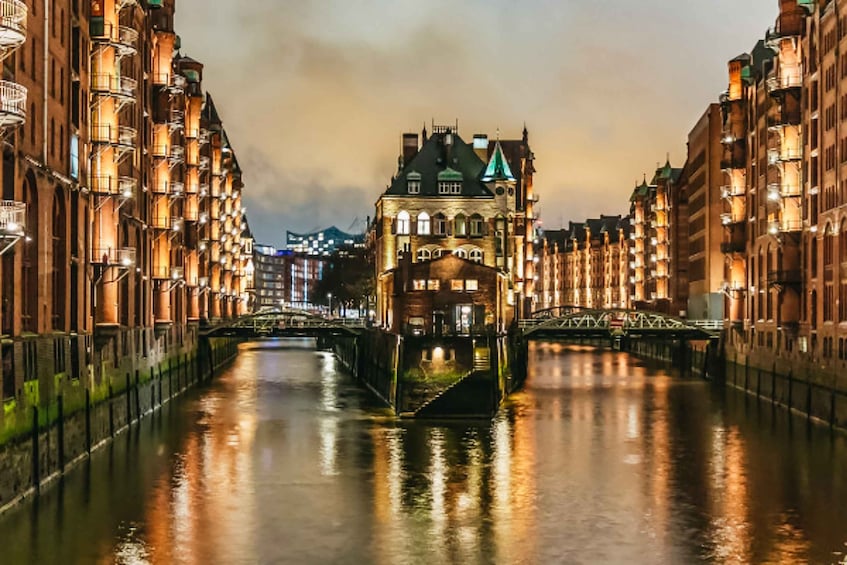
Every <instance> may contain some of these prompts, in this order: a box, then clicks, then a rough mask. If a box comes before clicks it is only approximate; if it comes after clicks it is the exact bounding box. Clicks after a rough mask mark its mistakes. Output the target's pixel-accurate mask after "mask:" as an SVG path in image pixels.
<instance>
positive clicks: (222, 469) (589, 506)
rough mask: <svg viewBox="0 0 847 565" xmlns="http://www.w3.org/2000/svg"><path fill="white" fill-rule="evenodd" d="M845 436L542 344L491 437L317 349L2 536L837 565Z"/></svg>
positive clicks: (61, 493)
mask: <svg viewBox="0 0 847 565" xmlns="http://www.w3.org/2000/svg"><path fill="white" fill-rule="evenodd" d="M845 464H847V448H846V447H845V441H844V437H843V436H832V435H830V434H829V432H828V431H827V430H822V429H818V428H809V427H808V426H807V425H806V424H805V422H803V421H800V420H796V419H793V418H792V417H790V416H788V415H787V414H785V413H784V412H782V411H779V410H774V409H773V408H772V407H771V406H770V405H767V404H759V403H757V402H756V401H755V399H751V398H749V397H745V396H743V395H740V394H737V393H735V392H733V391H726V390H723V389H715V390H713V389H711V388H710V387H709V385H708V384H706V383H703V382H700V381H696V380H683V379H681V378H679V377H678V376H675V375H673V374H670V373H667V372H664V371H661V370H657V369H655V368H651V367H649V366H647V365H645V364H643V363H641V362H638V361H636V360H634V359H633V358H631V357H628V356H627V355H625V354H621V353H616V352H611V351H595V350H593V349H589V348H574V347H567V346H564V345H562V344H540V345H537V346H534V348H533V351H532V365H531V374H530V377H529V380H528V384H527V388H526V390H525V391H524V392H522V393H520V394H518V395H515V397H514V398H513V399H512V400H510V402H509V403H508V405H507V406H506V408H505V409H504V410H503V411H502V412H501V414H500V415H499V416H498V417H497V418H495V419H494V420H493V421H491V422H462V421H458V422H456V421H453V422H429V423H424V422H408V421H399V422H398V421H395V420H394V419H393V418H388V417H385V416H384V415H383V414H382V413H381V412H380V411H379V410H377V409H375V408H374V406H373V405H372V404H370V401H369V396H368V395H367V394H365V393H364V392H363V391H362V390H361V389H360V388H358V387H357V386H356V385H355V384H354V383H352V382H351V381H350V380H349V379H347V378H346V377H344V376H343V375H341V374H340V373H339V371H338V367H337V365H336V362H335V360H334V358H333V357H332V356H331V355H329V354H326V353H320V352H315V351H314V350H313V349H312V344H311V343H309V342H302V343H300V342H280V343H276V344H274V345H273V347H271V348H267V347H264V348H262V347H260V348H255V349H246V350H245V351H243V352H242V355H241V357H240V358H239V360H238V362H237V363H236V364H235V365H234V366H233V368H232V370H230V371H229V372H228V373H226V374H225V375H223V376H222V378H221V379H219V380H218V381H217V382H216V383H215V384H214V385H213V386H212V387H211V388H209V389H205V390H201V391H197V392H196V393H194V396H192V397H189V399H188V400H187V401H185V402H183V403H180V404H178V405H174V406H171V407H169V408H167V409H166V410H165V412H164V413H162V414H161V415H157V416H156V417H154V418H153V419H151V420H148V421H147V422H145V423H144V424H143V426H142V428H141V430H140V431H134V432H133V433H132V434H130V435H128V436H124V437H122V438H120V439H119V440H118V441H116V443H115V444H114V445H113V446H111V447H109V448H107V449H105V450H103V451H101V452H100V453H97V454H96V456H95V457H94V458H93V459H92V461H91V463H90V465H87V466H85V467H83V468H80V469H78V470H77V471H75V472H74V473H72V474H71V475H70V476H69V477H68V478H67V479H66V481H65V483H64V485H63V488H61V489H53V490H51V491H48V493H47V494H46V495H45V496H43V497H42V498H41V499H39V500H38V503H37V504H30V505H29V506H25V507H22V508H20V509H19V510H17V511H16V512H13V513H10V514H8V515H6V516H3V517H2V518H0V547H3V548H4V553H3V554H2V562H3V563H4V564H5V563H30V562H44V563H51V562H99V563H112V562H116V563H128V564H130V563H131V564H136V563H204V564H205V563H288V562H290V563H311V562H355V563H368V562H375V563H385V564H393V563H417V562H437V563H450V562H453V563H478V562H484V563H490V562H498V563H536V562H538V563H548V562H575V563H613V562H624V561H626V562H633V563H642V562H643V563H689V562H696V561H705V562H719V563H760V562H768V563H797V562H822V563H834V562H839V561H840V560H843V552H844V550H845V549H847V547H846V546H845V545H844V544H845V542H847V527H845V526H844V524H847V479H846V478H845V475H844V473H843V472H841V470H843V469H844V467H845Z"/></svg>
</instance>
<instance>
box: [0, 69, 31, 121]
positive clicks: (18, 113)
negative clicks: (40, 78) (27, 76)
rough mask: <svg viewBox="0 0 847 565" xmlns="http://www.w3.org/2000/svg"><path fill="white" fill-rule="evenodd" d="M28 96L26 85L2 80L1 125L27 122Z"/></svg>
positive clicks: (0, 91)
mask: <svg viewBox="0 0 847 565" xmlns="http://www.w3.org/2000/svg"><path fill="white" fill-rule="evenodd" d="M26 96H27V90H26V87H24V86H22V85H20V84H18V83H16V82H12V81H9V80H0V127H9V126H17V125H20V124H22V123H24V122H26Z"/></svg>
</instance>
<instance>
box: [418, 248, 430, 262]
mask: <svg viewBox="0 0 847 565" xmlns="http://www.w3.org/2000/svg"><path fill="white" fill-rule="evenodd" d="M430 259H432V253H431V252H430V250H429V249H418V261H429V260H430Z"/></svg>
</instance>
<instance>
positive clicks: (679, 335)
mask: <svg viewBox="0 0 847 565" xmlns="http://www.w3.org/2000/svg"><path fill="white" fill-rule="evenodd" d="M519 326H520V329H521V330H522V332H523V335H524V336H525V337H526V338H527V339H543V338H556V337H559V338H618V337H661V338H666V339H683V340H711V339H715V338H717V337H719V336H720V330H721V329H722V327H721V326H722V324H720V323H719V322H717V323H716V322H715V321H703V322H699V321H692V320H685V319H682V318H677V317H674V316H668V315H666V314H660V313H658V312H646V311H640V310H622V309H610V310H595V309H590V308H581V307H578V306H557V307H555V308H549V309H546V310H539V311H537V312H535V313H533V317H532V318H530V319H527V320H521V321H520V323H519Z"/></svg>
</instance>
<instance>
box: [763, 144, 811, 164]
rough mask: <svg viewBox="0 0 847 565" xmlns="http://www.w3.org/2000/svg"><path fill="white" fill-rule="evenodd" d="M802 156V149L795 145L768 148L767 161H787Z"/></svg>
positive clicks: (776, 162)
mask: <svg viewBox="0 0 847 565" xmlns="http://www.w3.org/2000/svg"><path fill="white" fill-rule="evenodd" d="M802 158H803V150H802V149H800V148H797V147H783V148H779V147H777V148H774V149H768V163H769V164H771V165H776V164H778V163H785V162H789V161H800V160H801V159H802Z"/></svg>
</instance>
